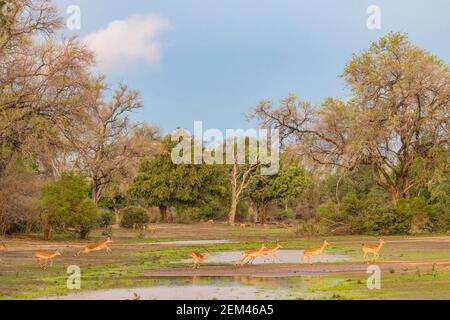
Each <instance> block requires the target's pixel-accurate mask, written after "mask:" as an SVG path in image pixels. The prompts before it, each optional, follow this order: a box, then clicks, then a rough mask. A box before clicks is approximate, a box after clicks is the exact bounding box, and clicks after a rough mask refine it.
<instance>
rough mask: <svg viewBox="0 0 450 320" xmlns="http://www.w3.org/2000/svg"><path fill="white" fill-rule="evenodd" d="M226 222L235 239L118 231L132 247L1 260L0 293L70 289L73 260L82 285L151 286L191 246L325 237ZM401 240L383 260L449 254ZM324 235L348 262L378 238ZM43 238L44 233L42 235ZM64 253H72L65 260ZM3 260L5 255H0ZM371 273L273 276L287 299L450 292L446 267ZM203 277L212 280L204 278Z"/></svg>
mask: <svg viewBox="0 0 450 320" xmlns="http://www.w3.org/2000/svg"><path fill="white" fill-rule="evenodd" d="M223 229H224V230H225V231H227V230H228V231H227V232H228V237H227V236H226V234H220V235H217V238H215V239H220V240H222V239H228V240H231V241H238V242H237V243H225V244H208V245H196V246H193V245H182V246H176V247H174V246H167V245H161V246H155V247H153V246H147V247H145V248H143V247H141V246H138V245H137V244H142V243H146V242H155V243H157V242H161V241H176V240H193V239H196V240H197V239H199V238H203V239H214V238H212V237H210V236H207V235H203V236H202V237H198V238H195V235H192V234H187V235H181V236H179V235H177V236H170V237H169V236H162V237H158V238H156V237H152V238H149V239H138V238H137V237H136V236H135V235H134V234H133V233H125V232H124V233H123V235H122V234H121V236H122V238H120V240H119V242H120V243H121V244H129V245H130V247H118V248H117V249H116V248H113V250H114V252H113V254H112V255H107V254H104V253H103V252H99V253H94V254H92V255H90V256H88V257H79V258H74V257H72V256H73V255H72V252H70V254H68V255H65V256H64V257H63V258H64V260H63V259H60V260H58V259H57V260H56V261H55V266H54V267H53V268H49V269H47V270H42V269H40V268H39V267H38V266H37V265H36V263H35V261H34V260H32V259H31V258H26V259H25V258H23V259H22V260H18V261H15V260H14V261H4V262H3V263H0V299H34V298H39V297H48V296H56V295H66V294H71V293H73V292H72V291H69V290H68V289H67V288H66V281H67V276H68V275H67V274H66V270H67V267H68V266H69V265H71V264H78V265H80V267H81V270H82V290H81V291H82V292H83V291H92V290H104V289H110V288H132V287H147V286H154V285H156V284H160V283H161V280H158V279H154V278H149V277H146V276H143V272H144V271H146V270H151V269H160V268H165V267H182V266H188V265H189V264H188V263H180V262H179V261H181V260H183V259H186V258H188V253H189V252H190V251H192V250H200V251H202V250H208V251H209V252H211V253H214V252H226V251H243V250H248V249H251V248H258V247H260V246H261V244H262V243H265V244H266V245H270V246H274V245H275V244H276V241H277V240H280V243H281V244H282V245H283V246H284V248H285V249H298V250H300V249H304V248H305V247H312V246H318V245H320V244H321V242H322V241H323V238H322V237H320V238H319V237H317V238H310V239H303V238H298V237H295V236H293V233H288V235H286V233H287V232H288V231H289V230H288V231H286V230H285V229H254V230H252V229H246V230H241V229H236V228H230V229H225V228H223ZM249 230H250V232H249ZM225 231H224V232H225ZM289 232H290V231H289ZM35 237H36V238H35ZM288 237H290V238H288ZM33 239H36V240H37V239H38V237H37V235H36V236H34V237H32V238H31V240H30V239H27V242H30V241H32V240H33ZM65 239H66V236H65V235H64V236H61V237H60V238H58V239H56V241H55V242H57V243H58V242H63V241H65ZM403 239H405V237H400V236H399V237H387V239H386V240H387V241H388V244H387V245H386V247H385V248H383V251H382V254H381V257H380V261H386V260H395V261H397V260H400V261H401V260H425V259H428V260H431V261H435V262H439V261H449V260H450V250H448V249H447V248H446V247H445V246H442V245H435V244H427V245H426V246H425V245H423V246H422V245H416V244H414V243H413V242H392V243H389V241H398V240H403ZM327 240H328V241H330V243H331V246H330V247H329V248H328V249H327V253H329V254H339V255H347V256H350V257H351V261H361V258H362V255H361V249H360V247H361V243H362V242H376V241H377V239H376V238H375V237H361V236H359V237H358V236H340V237H327ZM39 241H41V240H40V239H39ZM41 242H42V241H41ZM78 242H79V241H78ZM133 244H136V246H133ZM22 245H23V244H22V243H21V242H20V241H19V240H10V241H8V247H9V248H11V249H12V250H14V248H16V247H19V246H22ZM31 249H32V248H31ZM31 249H30V250H31ZM27 257H28V256H27ZM2 258H3V257H2ZM66 259H67V260H68V259H70V260H69V261H67V260H66ZM3 260H7V259H6V258H3ZM342 263H345V262H342ZM206 264H207V263H206ZM366 279H367V275H364V274H363V275H360V276H355V275H341V274H338V275H329V276H320V277H319V276H315V277H314V278H313V280H312V281H311V284H308V285H305V277H293V278H284V279H280V280H279V281H278V282H276V283H278V284H280V283H282V284H283V283H285V285H286V286H287V287H288V288H289V298H290V299H389V298H398V297H400V298H412V299H414V298H424V299H428V298H430V299H435V298H438V299H450V296H449V292H450V272H447V271H445V272H444V271H441V270H437V271H436V270H435V271H434V272H431V271H430V270H426V271H425V270H407V271H399V270H396V271H395V272H390V271H386V272H383V275H382V289H381V290H373V291H369V290H368V289H367V287H366ZM210 280H211V281H213V280H212V279H210ZM306 280H308V279H306ZM179 281H180V283H189V281H190V280H189V279H180V280H179ZM205 281H209V280H208V279H206V280H205ZM283 285H284V284H283ZM261 287H262V288H264V289H265V290H271V289H274V288H277V287H278V285H275V284H274V283H271V282H269V281H267V280H265V282H264V281H263V282H261ZM281 298H283V297H281Z"/></svg>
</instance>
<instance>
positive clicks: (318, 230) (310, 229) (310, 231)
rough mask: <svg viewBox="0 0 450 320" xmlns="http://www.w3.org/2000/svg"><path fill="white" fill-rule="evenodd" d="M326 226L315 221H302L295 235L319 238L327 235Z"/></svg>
mask: <svg viewBox="0 0 450 320" xmlns="http://www.w3.org/2000/svg"><path fill="white" fill-rule="evenodd" d="M325 231H326V230H325V229H324V225H323V224H322V223H320V222H318V221H317V220H315V219H310V220H308V221H306V222H304V221H302V222H300V223H299V224H298V225H297V227H296V229H295V235H297V236H308V237H312V236H318V235H322V234H324V233H325Z"/></svg>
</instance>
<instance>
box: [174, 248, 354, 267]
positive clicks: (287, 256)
mask: <svg viewBox="0 0 450 320" xmlns="http://www.w3.org/2000/svg"><path fill="white" fill-rule="evenodd" d="M241 255H242V252H241V251H228V252H220V253H214V254H212V255H211V256H210V257H208V258H207V259H206V260H205V261H203V263H225V264H235V263H236V262H238V261H239V259H240V257H241ZM277 256H278V258H279V259H280V260H276V259H272V257H271V256H265V257H262V256H260V257H258V258H256V259H255V261H254V262H253V264H272V263H299V262H300V259H301V258H302V257H303V250H279V251H278V252H277ZM350 259H351V257H349V256H344V255H332V254H324V256H323V257H319V256H314V257H312V259H311V261H312V262H313V263H316V262H337V261H347V260H350ZM191 261H192V260H191V259H185V260H182V261H180V262H181V263H189V262H191Z"/></svg>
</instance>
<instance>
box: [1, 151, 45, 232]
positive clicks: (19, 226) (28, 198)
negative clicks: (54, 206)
mask: <svg viewBox="0 0 450 320" xmlns="http://www.w3.org/2000/svg"><path fill="white" fill-rule="evenodd" d="M9 153H12V152H11V150H6V149H3V150H2V149H0V155H1V156H5V158H8V161H7V162H6V161H5V162H4V164H5V167H4V170H2V171H3V174H2V175H0V236H3V235H5V234H6V233H13V232H26V233H28V232H30V229H31V227H32V225H33V224H34V223H35V222H36V220H37V215H36V214H37V212H36V210H35V206H34V202H35V201H34V199H35V197H36V196H37V195H38V192H39V188H40V182H39V178H38V176H37V174H36V170H35V168H34V167H33V161H31V160H30V159H27V158H26V157H24V156H21V155H20V154H18V153H12V154H10V155H7V154H9Z"/></svg>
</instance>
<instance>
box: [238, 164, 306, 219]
mask: <svg viewBox="0 0 450 320" xmlns="http://www.w3.org/2000/svg"><path fill="white" fill-rule="evenodd" d="M308 184H309V179H308V177H307V176H306V174H305V171H304V170H303V168H302V167H301V166H300V165H299V164H298V163H293V162H291V163H282V165H281V167H280V171H279V172H278V174H276V175H273V176H263V175H257V176H255V177H254V178H253V179H252V180H251V181H250V183H249V185H248V187H247V189H246V191H245V195H246V197H247V198H248V199H249V200H250V202H251V204H252V207H253V210H254V212H255V213H256V214H257V215H258V218H259V219H260V220H261V223H265V222H266V219H267V208H268V205H269V204H270V203H271V202H279V203H283V204H287V203H288V202H289V201H290V200H294V199H295V198H297V197H299V196H300V195H301V194H302V192H303V191H304V190H305V188H306V187H307V186H308Z"/></svg>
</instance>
